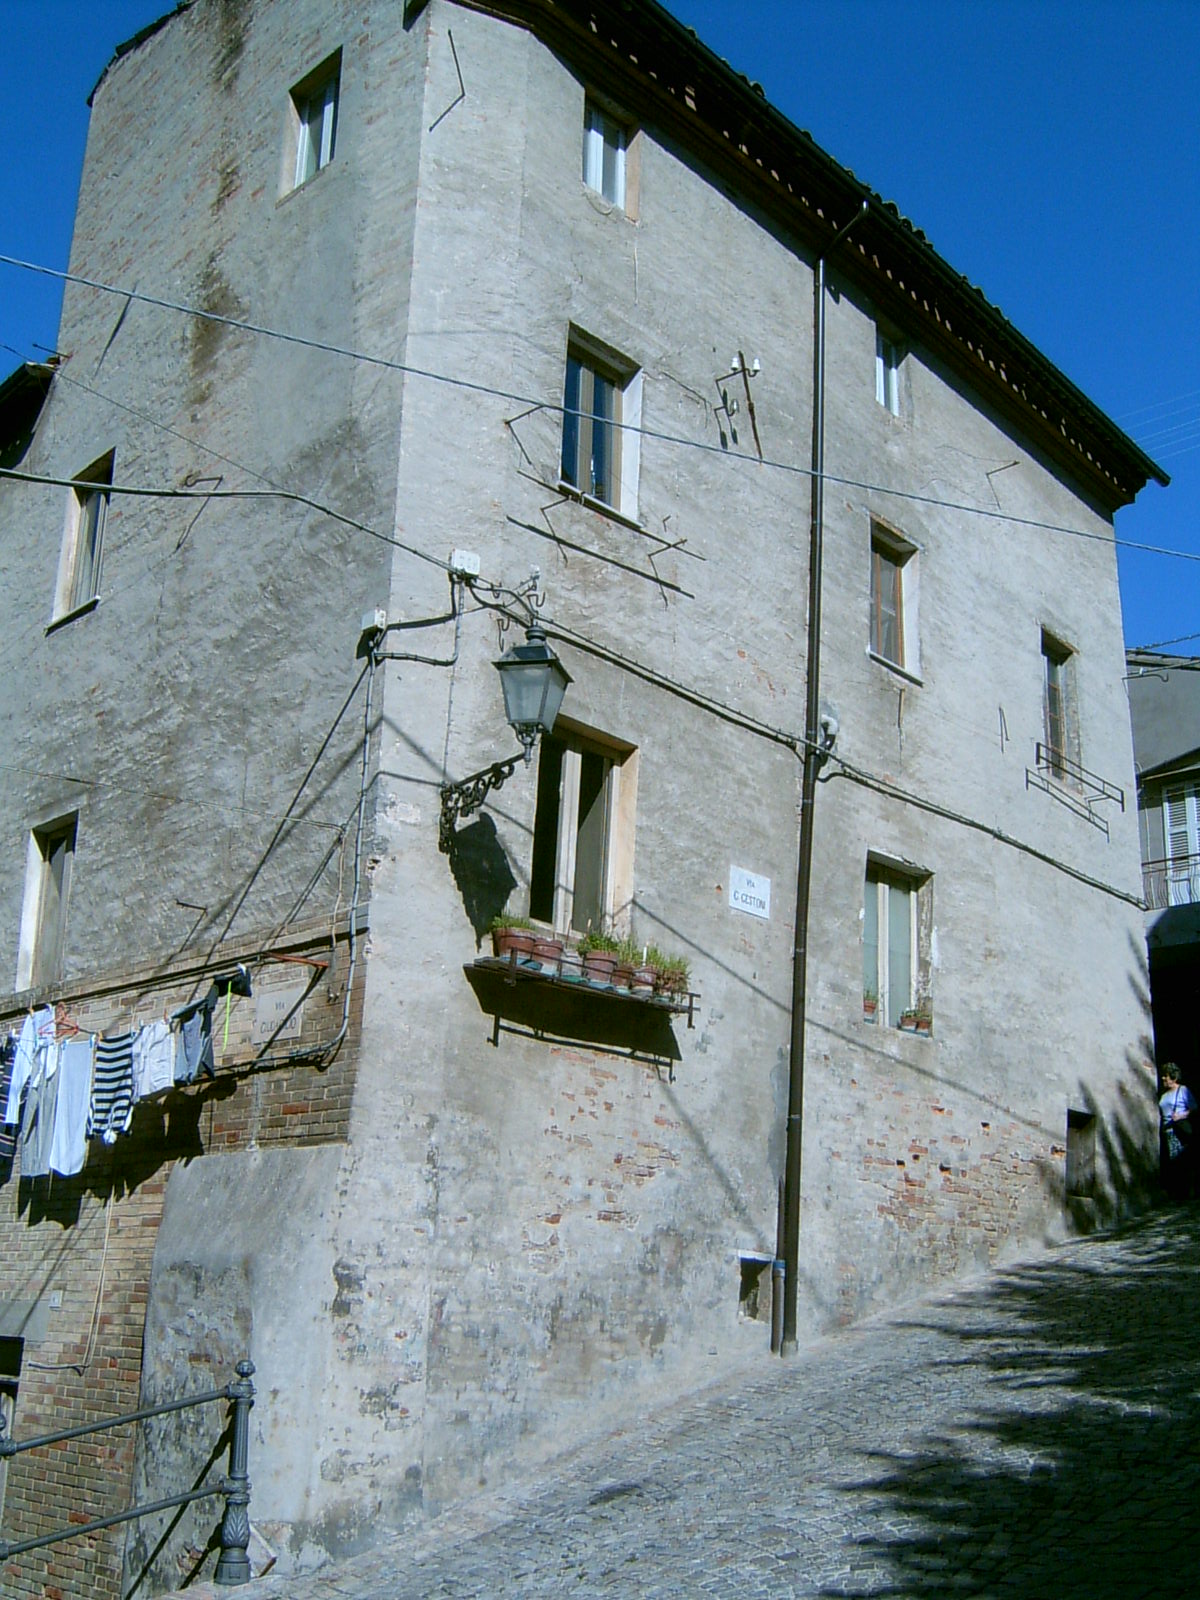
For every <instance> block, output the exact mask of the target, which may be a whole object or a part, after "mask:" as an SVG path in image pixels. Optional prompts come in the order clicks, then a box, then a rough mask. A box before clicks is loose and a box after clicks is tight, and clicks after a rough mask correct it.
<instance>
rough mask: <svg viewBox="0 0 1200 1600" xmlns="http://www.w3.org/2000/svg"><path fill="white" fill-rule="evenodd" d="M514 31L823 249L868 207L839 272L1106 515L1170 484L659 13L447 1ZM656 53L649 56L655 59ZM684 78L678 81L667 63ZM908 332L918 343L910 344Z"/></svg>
mask: <svg viewBox="0 0 1200 1600" xmlns="http://www.w3.org/2000/svg"><path fill="white" fill-rule="evenodd" d="M455 3H456V4H459V5H462V6H464V7H466V8H469V9H471V10H476V11H484V12H488V13H491V14H492V15H496V16H501V17H504V18H506V19H507V20H509V21H512V22H516V23H518V24H519V25H521V26H524V27H526V28H528V29H529V30H530V31H531V32H535V33H537V34H538V35H539V36H540V37H542V38H544V39H545V40H546V41H547V42H548V43H550V44H551V45H552V46H555V45H558V46H561V47H564V48H570V47H573V53H574V54H575V55H576V56H577V57H578V56H579V55H580V54H581V53H582V54H584V55H585V56H586V58H587V60H588V63H589V64H591V63H593V62H594V63H595V64H596V67H597V70H599V69H600V65H601V63H602V62H604V61H607V65H608V70H609V71H610V72H613V71H617V72H619V73H620V74H621V75H622V76H623V77H624V78H626V79H627V80H628V79H630V78H633V79H635V80H636V81H637V82H638V85H639V87H640V89H641V90H642V92H643V93H644V94H645V95H646V97H647V98H648V100H649V101H650V102H651V103H652V104H654V105H655V106H656V107H657V110H658V112H659V114H660V116H662V117H663V118H664V119H666V120H668V122H671V123H673V124H674V125H675V127H677V128H678V129H680V130H681V131H685V134H686V130H688V129H690V130H691V134H692V141H693V142H696V138H697V135H698V134H699V135H700V139H699V143H700V145H701V148H702V149H703V150H704V153H705V154H706V155H707V156H708V157H709V158H710V159H711V160H712V161H713V162H714V164H715V165H717V166H718V168H720V167H724V168H725V169H726V170H728V168H729V167H730V165H731V164H732V165H736V166H737V168H738V171H739V174H740V176H741V179H742V184H743V187H744V188H745V189H746V190H747V191H748V193H749V195H751V196H752V197H753V198H755V199H757V200H759V201H760V202H762V203H764V204H765V205H767V206H768V207H769V208H770V209H771V210H772V211H773V212H775V214H777V215H778V214H780V212H781V211H782V212H783V213H784V215H785V216H786V219H787V222H788V224H789V226H790V227H791V228H792V229H794V230H795V231H796V232H797V233H798V234H799V235H800V236H801V237H805V238H806V239H807V240H808V241H810V242H811V244H812V245H813V247H814V248H816V249H820V248H821V246H822V244H823V243H825V242H827V241H828V239H829V238H830V237H831V236H832V234H833V233H835V232H836V231H837V229H838V228H840V227H841V226H842V225H843V224H844V223H846V222H848V221H849V220H850V218H851V216H852V215H853V213H854V212H855V211H858V210H859V209H860V208H861V206H862V202H863V201H864V200H866V201H867V202H868V210H869V217H868V218H867V219H864V222H863V223H861V224H860V225H859V226H858V227H856V228H855V230H854V233H853V234H852V235H851V237H850V240H849V242H848V246H847V247H844V248H843V251H842V254H841V256H840V259H839V265H840V267H841V270H842V271H843V272H844V273H845V274H846V275H847V276H848V277H850V278H852V279H854V281H856V282H857V283H858V284H859V285H860V286H861V287H862V288H863V290H864V292H865V293H867V294H868V296H869V297H870V299H871V300H872V301H873V302H874V303H875V304H877V305H878V306H879V309H880V310H882V311H884V312H885V313H889V312H890V313H891V314H893V315H895V316H896V318H897V320H898V321H901V319H902V320H903V323H907V324H911V323H913V322H914V320H915V321H916V323H917V324H918V328H919V331H920V337H921V339H922V342H923V343H926V344H927V345H929V347H930V348H931V349H934V350H940V352H941V353H942V354H943V355H944V356H945V357H946V358H947V359H948V360H949V361H950V362H951V364H953V365H954V366H956V367H957V368H959V369H963V368H964V367H965V368H966V369H967V370H968V371H969V373H970V375H971V377H972V378H973V380H974V381H975V382H976V383H977V384H978V386H979V387H980V389H981V391H982V392H983V393H984V394H985V395H986V396H987V397H988V398H990V399H992V400H993V401H995V402H996V403H998V404H999V405H1000V406H1002V407H1004V408H1005V409H1007V410H1008V411H1009V412H1010V413H1013V412H1015V413H1016V414H1017V416H1018V417H1021V418H1024V419H1025V425H1026V427H1027V428H1029V431H1030V433H1031V437H1032V438H1034V439H1035V440H1036V441H1037V442H1038V443H1040V444H1042V445H1044V446H1046V447H1047V448H1048V449H1049V450H1050V451H1051V452H1052V453H1053V454H1055V455H1056V456H1057V457H1058V459H1059V460H1060V461H1062V462H1063V464H1064V465H1066V466H1067V467H1068V468H1069V469H1071V470H1073V471H1074V472H1076V473H1077V474H1079V475H1080V476H1082V477H1083V478H1084V479H1085V480H1086V481H1087V482H1089V483H1090V484H1091V485H1092V487H1093V488H1094V489H1095V490H1096V491H1097V492H1098V493H1099V494H1100V495H1101V496H1102V497H1103V499H1104V500H1105V501H1106V502H1107V503H1109V504H1110V505H1111V506H1113V507H1114V508H1115V507H1116V506H1119V505H1123V504H1127V503H1128V502H1129V501H1131V500H1132V499H1133V498H1134V497H1135V495H1136V494H1137V493H1138V491H1139V490H1140V489H1141V488H1142V486H1143V485H1144V484H1145V483H1146V481H1147V480H1148V479H1150V478H1154V479H1155V480H1156V481H1157V482H1159V483H1161V484H1164V485H1165V484H1167V483H1169V482H1170V479H1169V477H1168V475H1167V474H1166V473H1165V472H1164V471H1163V470H1162V468H1161V467H1159V466H1158V465H1157V463H1156V462H1154V461H1153V460H1152V459H1151V458H1150V457H1149V456H1148V455H1146V453H1145V452H1144V451H1143V450H1142V449H1141V448H1140V447H1139V446H1138V445H1136V444H1135V443H1134V442H1133V440H1132V439H1130V438H1129V436H1128V435H1127V434H1126V433H1124V432H1123V430H1122V429H1120V428H1118V427H1117V425H1116V424H1115V423H1114V422H1113V421H1112V420H1111V419H1110V418H1109V417H1107V416H1106V415H1105V414H1104V412H1103V411H1101V410H1100V408H1099V407H1098V406H1096V405H1095V404H1094V403H1093V402H1092V401H1091V400H1089V399H1088V398H1087V396H1086V395H1085V394H1084V393H1083V392H1082V390H1080V389H1079V388H1078V387H1077V386H1076V385H1075V384H1074V383H1072V382H1071V380H1070V379H1069V378H1068V377H1067V376H1066V375H1065V374H1064V373H1063V372H1061V371H1060V370H1059V368H1057V367H1056V366H1055V365H1054V363H1053V362H1052V361H1050V360H1049V358H1048V357H1047V356H1045V355H1044V354H1043V353H1042V352H1041V351H1040V350H1039V349H1038V348H1037V347H1036V345H1034V344H1033V343H1032V342H1031V341H1030V340H1029V339H1027V338H1025V336H1024V335H1023V334H1021V333H1020V332H1019V331H1018V330H1017V329H1016V328H1015V327H1014V325H1013V324H1012V323H1011V322H1010V321H1009V320H1008V318H1007V317H1006V316H1005V315H1004V313H1003V312H1002V311H1000V310H999V308H998V307H996V306H994V305H992V304H991V302H990V301H989V300H988V299H987V297H986V296H985V295H984V294H983V292H982V290H981V289H979V288H978V287H977V286H975V285H974V284H972V283H970V281H969V280H968V279H967V278H966V277H965V276H964V275H963V274H962V273H960V272H956V271H955V270H954V268H953V267H951V266H950V264H949V263H948V262H947V261H945V260H944V259H943V258H942V257H941V256H940V255H939V254H938V253H937V251H936V250H935V249H934V248H933V246H932V245H931V244H930V243H929V240H928V238H927V237H926V235H925V234H924V233H923V232H922V231H921V230H920V229H919V228H917V227H915V226H914V225H913V223H912V222H910V221H909V220H908V219H907V218H906V217H904V216H903V215H902V213H901V212H900V209H899V207H897V206H896V205H895V204H893V203H892V202H891V201H888V200H885V199H884V198H883V197H882V196H881V195H879V194H877V193H876V192H875V191H874V190H872V189H871V188H869V187H868V185H866V184H864V183H863V182H862V181H861V179H859V178H858V177H856V176H855V174H854V173H853V172H851V171H850V170H849V169H848V168H847V167H844V166H842V165H841V164H840V163H839V162H837V161H836V160H835V159H834V158H833V157H832V156H831V155H829V153H828V152H827V151H826V150H824V149H822V147H821V146H820V145H819V144H818V143H817V142H816V140H815V139H814V138H813V137H812V135H811V134H809V133H807V132H806V131H805V130H804V129H802V128H799V127H797V126H796V125H795V124H794V123H793V122H791V121H790V120H789V118H787V117H786V116H785V115H784V114H783V113H782V112H781V111H779V110H778V109H777V108H776V107H775V106H773V105H772V104H771V103H770V101H769V100H767V98H766V96H765V95H764V94H763V91H762V89H761V87H760V86H759V85H758V84H755V83H752V82H751V81H750V80H749V79H748V78H746V77H745V76H744V75H743V74H741V73H739V72H736V71H735V70H734V69H733V68H732V67H731V66H730V65H729V63H728V62H727V61H725V60H723V59H722V58H721V57H720V56H718V55H717V54H716V53H715V52H714V51H713V50H711V49H710V48H709V47H708V46H707V45H706V44H704V43H703V42H702V41H701V40H700V39H699V37H698V36H697V35H696V33H695V31H694V30H693V29H691V28H688V27H686V26H685V25H684V24H683V23H681V22H679V21H678V19H677V18H675V17H673V16H672V15H671V13H670V12H669V11H667V10H666V9H665V8H664V7H663V6H662V5H661V4H659V0H637V3H636V4H634V3H633V0H455ZM656 49H657V51H658V52H659V53H658V54H657V55H656V54H654V52H655V50H656ZM672 57H673V58H674V64H675V66H676V68H677V69H678V70H676V71H674V72H672V71H670V70H669V68H670V67H671V65H672V61H671V58H672ZM914 331H916V330H914Z"/></svg>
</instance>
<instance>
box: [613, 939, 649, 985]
mask: <svg viewBox="0 0 1200 1600" xmlns="http://www.w3.org/2000/svg"><path fill="white" fill-rule="evenodd" d="M641 959H642V952H641V949H640V948H639V947H638V946H637V945H636V944H634V942H633V940H632V939H621V940H620V941H619V942H618V944H617V964H616V966H615V967H614V968H613V975H612V981H613V982H614V983H615V984H616V986H617V988H618V989H630V988H632V987H633V974H634V972H635V970H636V969H637V967H639V966H640V965H641Z"/></svg>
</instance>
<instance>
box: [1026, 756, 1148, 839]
mask: <svg viewBox="0 0 1200 1600" xmlns="http://www.w3.org/2000/svg"><path fill="white" fill-rule="evenodd" d="M1025 787H1026V788H1027V789H1041V790H1043V791H1044V792H1045V793H1046V794H1048V795H1051V796H1052V797H1053V798H1054V799H1055V800H1057V801H1059V803H1060V804H1061V805H1064V806H1066V807H1067V809H1068V810H1069V811H1073V812H1074V813H1075V814H1076V816H1079V817H1083V818H1084V820H1085V821H1087V822H1090V823H1091V824H1092V826H1093V827H1094V828H1099V829H1100V831H1101V833H1102V834H1103V835H1104V837H1105V838H1106V839H1107V838H1108V821H1107V819H1106V818H1105V817H1103V816H1101V814H1100V813H1099V812H1098V811H1097V810H1096V806H1097V805H1098V804H1099V803H1100V802H1101V801H1104V800H1111V801H1112V802H1113V803H1114V804H1115V805H1117V806H1119V807H1120V809H1121V810H1122V811H1124V809H1125V791H1124V790H1123V789H1121V788H1118V786H1117V785H1116V784H1115V783H1110V782H1109V781H1108V779H1107V778H1102V777H1101V776H1100V774H1099V773H1098V772H1089V771H1088V769H1087V768H1086V767H1081V766H1080V765H1079V763H1078V761H1072V760H1071V759H1070V757H1069V756H1066V755H1064V754H1063V752H1062V751H1061V750H1056V749H1053V748H1052V747H1051V746H1050V745H1048V744H1044V743H1042V741H1041V740H1039V741H1038V745H1037V753H1036V757H1035V764H1034V766H1033V767H1026V769H1025Z"/></svg>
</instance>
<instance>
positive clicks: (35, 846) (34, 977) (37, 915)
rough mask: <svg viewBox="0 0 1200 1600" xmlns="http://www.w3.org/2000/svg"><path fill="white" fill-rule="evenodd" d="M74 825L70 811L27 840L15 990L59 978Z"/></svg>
mask: <svg viewBox="0 0 1200 1600" xmlns="http://www.w3.org/2000/svg"><path fill="white" fill-rule="evenodd" d="M77 822H78V815H77V814H76V813H72V815H71V816H69V817H63V818H62V819H60V820H59V821H57V822H51V823H47V824H46V826H45V827H41V828H34V830H33V831H32V833H31V834H30V836H29V851H28V855H27V858H26V865H25V901H24V905H23V907H22V911H21V941H20V949H19V953H18V957H17V988H18V989H28V988H40V987H41V986H42V985H43V984H47V983H54V982H55V981H56V980H57V979H59V978H60V977H61V976H62V969H63V953H64V950H65V946H66V932H67V894H68V892H69V890H70V885H71V864H72V862H73V861H74V858H75V831H76V824H77Z"/></svg>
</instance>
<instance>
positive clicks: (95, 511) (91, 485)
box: [54, 450, 113, 619]
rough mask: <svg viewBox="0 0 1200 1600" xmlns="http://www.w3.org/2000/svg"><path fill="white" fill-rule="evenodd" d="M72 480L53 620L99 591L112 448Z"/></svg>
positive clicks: (88, 601) (68, 613) (86, 603)
mask: <svg viewBox="0 0 1200 1600" xmlns="http://www.w3.org/2000/svg"><path fill="white" fill-rule="evenodd" d="M75 481H76V483H77V484H78V488H75V489H72V490H71V498H70V501H69V503H68V505H67V525H66V530H65V532H64V535H63V546H62V556H61V558H60V560H59V566H58V586H57V591H56V593H55V598H54V615H55V618H56V619H58V618H62V617H69V616H72V615H74V613H75V612H76V611H80V610H82V608H83V607H84V606H89V605H91V604H92V603H93V601H95V599H96V598H97V596H98V595H99V593H100V560H101V556H102V555H103V551H104V523H105V520H106V518H107V516H108V498H109V488H110V486H111V484H112V481H113V454H112V451H111V450H110V451H109V453H108V454H107V455H106V456H101V458H100V460H99V461H93V462H92V464H91V466H90V467H85V468H84V470H83V471H82V472H79V473H76V475H75Z"/></svg>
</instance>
